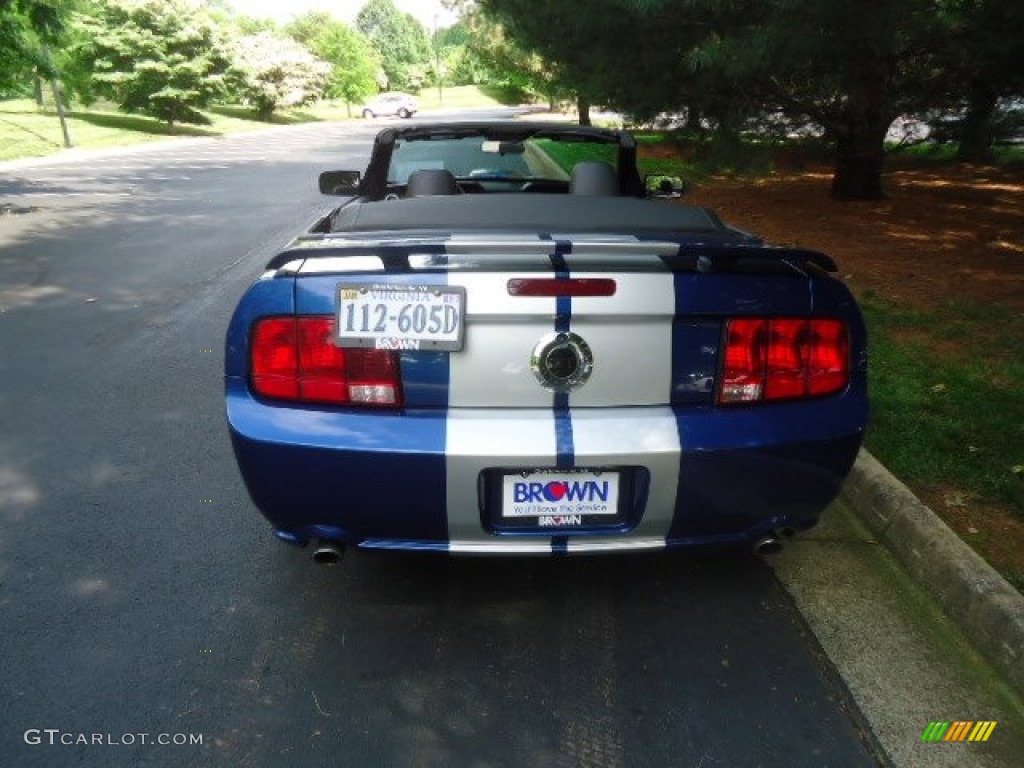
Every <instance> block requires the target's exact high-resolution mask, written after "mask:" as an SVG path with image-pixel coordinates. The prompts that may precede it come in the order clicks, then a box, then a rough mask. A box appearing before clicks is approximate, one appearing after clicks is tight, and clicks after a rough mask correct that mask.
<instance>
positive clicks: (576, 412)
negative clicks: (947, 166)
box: [225, 121, 868, 562]
mask: <svg viewBox="0 0 1024 768" xmlns="http://www.w3.org/2000/svg"><path fill="white" fill-rule="evenodd" d="M677 182H678V180H673V179H671V178H666V177H664V176H661V177H648V178H646V179H645V178H643V177H642V176H641V175H640V173H639V172H638V169H637V165H636V142H635V140H634V138H633V137H632V136H631V135H630V134H629V133H626V132H620V131H610V130H603V129H599V128H583V127H580V126H572V125H566V124H557V125H556V124H530V123H523V122H518V121H509V122H505V123H500V124H499V123H491V124H488V123H451V124H438V125H433V124H413V125H408V126H406V125H400V126H392V127H389V128H387V129H385V130H383V131H381V132H380V133H379V134H378V135H377V138H376V140H375V142H374V147H373V152H372V155H371V159H370V163H369V166H368V167H367V169H366V171H365V172H362V173H361V172H359V171H328V172H325V173H323V174H321V177H320V190H321V192H324V193H325V194H332V195H340V196H344V197H348V198H350V199H348V200H346V201H345V202H343V203H342V204H341V205H340V206H338V207H337V208H336V209H335V210H334V211H332V212H331V213H329V214H328V215H326V216H324V217H323V218H322V219H320V220H319V221H318V222H317V223H316V224H314V225H313V227H312V228H311V230H310V231H309V232H308V233H306V234H304V235H301V236H299V237H298V238H296V239H295V240H293V241H292V242H291V243H290V244H289V245H288V246H286V247H285V249H284V250H283V251H282V252H281V253H280V254H278V255H277V256H275V257H274V258H273V259H271V261H270V262H269V263H268V264H267V265H266V268H265V270H264V271H263V273H262V275H261V276H260V277H259V278H258V279H257V280H256V281H255V283H253V285H252V286H251V287H250V288H249V290H248V291H247V293H246V294H245V295H244V296H243V297H242V299H241V300H240V302H239V305H238V307H237V309H236V310H235V314H234V317H233V319H232V320H231V324H230V327H229V329H228V334H227V344H226V362H225V365H226V369H225V385H226V405H227V420H228V427H229V431H230V434H231V439H232V442H233V445H234V451H235V456H236V458H237V460H238V466H239V469H240V470H241V474H242V477H243V479H244V481H245V484H246V487H247V488H248V491H249V494H250V496H251V498H252V500H253V501H254V503H255V505H256V507H258V508H259V510H260V511H261V512H262V513H263V514H264V516H266V518H267V519H268V520H269V521H270V523H271V525H272V526H273V529H274V532H275V535H276V536H277V537H278V538H279V539H281V540H283V541H285V542H289V543H292V544H298V545H303V544H306V543H309V542H316V546H315V551H314V559H316V560H318V561H320V562H333V561H336V560H337V559H338V557H340V553H341V551H342V549H343V548H344V547H345V546H346V545H352V546H357V547H360V548H365V549H403V550H417V551H438V552H451V553H466V554H495V555H497V554H548V555H562V554H574V553H601V552H631V551H640V550H659V549H665V548H667V547H692V546H697V545H725V544H733V545H736V544H743V543H746V544H748V545H753V547H754V549H755V550H757V551H761V552H764V551H770V550H772V549H775V548H777V547H779V546H781V545H780V544H779V542H780V540H781V537H782V535H783V534H784V533H790V532H793V531H799V530H803V529H806V528H809V527H810V526H812V525H814V523H815V522H816V521H817V519H818V516H819V515H820V514H821V513H822V511H823V510H824V509H825V508H826V507H827V506H828V505H829V504H830V503H831V502H832V500H833V499H834V498H835V497H836V495H837V494H838V492H839V489H840V485H841V484H842V481H843V479H844V477H845V476H846V474H847V472H848V471H849V469H850V467H851V465H852V464H853V461H854V459H855V457H856V455H857V451H858V448H859V447H860V444H861V438H862V436H863V433H864V428H865V425H866V423H867V414H868V396H867V349H866V346H867V339H866V332H865V328H864V323H863V320H862V318H861V313H860V311H859V309H858V308H857V304H856V302H855V301H854V299H853V296H852V295H851V294H850V292H849V290H848V289H847V288H846V286H845V285H844V284H843V283H842V281H841V280H840V279H838V278H837V277H836V275H835V272H836V265H835V263H834V262H833V261H832V259H831V258H829V257H828V256H826V255H824V254H821V253H816V252H814V251H809V250H804V249H801V248H778V247H771V246H768V245H766V244H765V243H763V242H762V241H761V240H759V239H758V238H757V237H755V236H753V235H751V234H748V233H746V232H744V231H742V230H740V229H737V228H734V227H732V226H729V225H727V224H725V223H723V222H722V221H721V220H720V219H719V218H718V217H717V216H716V215H715V214H714V213H713V212H712V211H710V210H707V209H705V208H701V207H698V206H693V205H683V204H681V202H680V201H678V200H677V199H676V198H678V197H679V189H680V187H681V184H679V183H677Z"/></svg>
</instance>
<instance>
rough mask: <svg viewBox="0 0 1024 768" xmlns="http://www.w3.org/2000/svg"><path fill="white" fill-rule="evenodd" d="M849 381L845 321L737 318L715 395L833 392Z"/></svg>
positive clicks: (724, 398)
mask: <svg viewBox="0 0 1024 768" xmlns="http://www.w3.org/2000/svg"><path fill="white" fill-rule="evenodd" d="M849 381H850V342H849V336H848V333H847V329H846V324H845V323H844V322H843V321H842V320H832V319H802V318H788V317H778V318H758V317H739V318H732V319H730V320H728V321H727V322H726V326H725V361H724V365H723V368H722V375H721V377H720V379H719V385H718V391H717V396H716V400H717V401H718V402H719V403H720V404H723V405H728V404H734V403H756V402H763V401H774V400H790V399H795V398H804V397H817V396H819V395H830V394H834V393H836V392H840V391H841V390H843V389H845V388H846V386H847V384H848V383H849Z"/></svg>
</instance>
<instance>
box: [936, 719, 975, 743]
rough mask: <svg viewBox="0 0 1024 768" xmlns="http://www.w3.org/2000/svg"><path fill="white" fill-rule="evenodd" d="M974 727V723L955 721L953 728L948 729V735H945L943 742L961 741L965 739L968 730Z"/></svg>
mask: <svg viewBox="0 0 1024 768" xmlns="http://www.w3.org/2000/svg"><path fill="white" fill-rule="evenodd" d="M972 725H974V723H972V722H970V721H967V722H964V721H963V720H957V721H956V722H954V723H953V726H952V727H951V728H950V729H949V733H947V734H946V738H945V739H943V741H963V740H964V739H965V738H967V731H968V729H969V728H970V727H971V726H972Z"/></svg>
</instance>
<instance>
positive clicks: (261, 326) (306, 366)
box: [251, 317, 402, 406]
mask: <svg viewBox="0 0 1024 768" xmlns="http://www.w3.org/2000/svg"><path fill="white" fill-rule="evenodd" d="M251 349H252V356H251V361H252V368H251V375H252V388H253V391H255V392H256V394H258V395H262V396H263V397H270V398H274V399H286V400H297V401H300V402H311V403H333V404H360V405H378V406H397V405H401V402H402V396H401V392H402V390H401V374H400V370H399V365H398V353H397V352H389V351H387V350H376V349H343V348H342V347H339V346H336V345H335V344H334V321H333V320H332V319H331V318H330V317H269V318H263V319H261V320H258V321H257V322H256V323H255V325H254V326H253V331H252V339H251Z"/></svg>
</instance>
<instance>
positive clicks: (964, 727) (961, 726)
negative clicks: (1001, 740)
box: [921, 720, 996, 742]
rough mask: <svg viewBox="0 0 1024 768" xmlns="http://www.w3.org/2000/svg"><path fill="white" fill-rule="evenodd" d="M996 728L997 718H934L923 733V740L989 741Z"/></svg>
mask: <svg viewBox="0 0 1024 768" xmlns="http://www.w3.org/2000/svg"><path fill="white" fill-rule="evenodd" d="M995 729H996V721H995V720H979V721H977V722H976V721H974V720H954V721H952V722H950V721H948V720H933V721H932V722H930V723H928V727H927V728H925V729H924V733H922V734H921V741H931V742H934V741H949V742H954V741H956V742H962V741H975V742H978V741H988V738H989V736H991V735H992V731H994V730H995Z"/></svg>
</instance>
